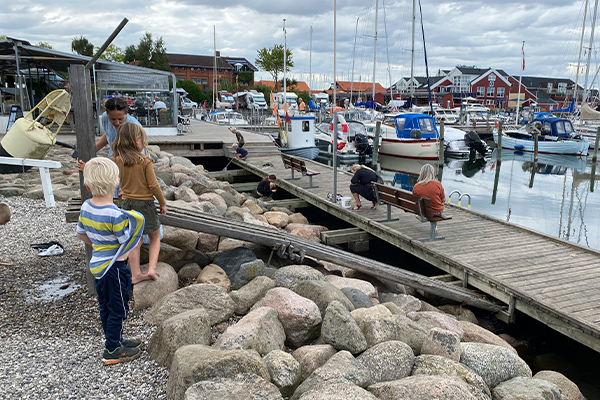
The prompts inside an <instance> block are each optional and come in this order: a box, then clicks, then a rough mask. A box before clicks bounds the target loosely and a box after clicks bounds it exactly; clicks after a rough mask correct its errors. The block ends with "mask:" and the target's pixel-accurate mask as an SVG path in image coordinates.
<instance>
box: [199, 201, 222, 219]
mask: <svg viewBox="0 0 600 400" xmlns="http://www.w3.org/2000/svg"><path fill="white" fill-rule="evenodd" d="M196 208H197V209H198V210H199V211H200V212H203V213H204V214H209V215H216V216H219V217H220V216H223V215H224V214H222V211H223V210H222V209H221V210H219V209H218V208H217V206H215V205H214V204H213V203H211V202H210V201H200V202H198V204H196Z"/></svg>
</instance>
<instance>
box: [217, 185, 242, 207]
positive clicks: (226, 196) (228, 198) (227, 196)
mask: <svg viewBox="0 0 600 400" xmlns="http://www.w3.org/2000/svg"><path fill="white" fill-rule="evenodd" d="M215 193H217V194H218V195H219V196H221V197H222V198H223V200H225V203H226V204H227V207H228V208H229V207H232V206H233V207H239V206H240V204H243V202H240V200H239V199H238V198H237V196H236V195H235V194H232V193H229V192H227V191H225V190H222V189H217V190H215ZM244 200H245V198H244Z"/></svg>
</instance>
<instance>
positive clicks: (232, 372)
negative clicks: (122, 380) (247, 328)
mask: <svg viewBox="0 0 600 400" xmlns="http://www.w3.org/2000/svg"><path fill="white" fill-rule="evenodd" d="M244 373H246V374H256V375H258V376H260V377H261V378H263V379H266V380H269V379H270V376H269V371H268V370H267V367H266V366H265V363H264V362H263V360H262V359H261V358H260V355H259V354H258V353H257V352H255V351H246V350H219V349H215V348H212V347H208V346H203V345H198V344H194V345H187V346H182V347H180V348H179V349H177V351H176V352H175V355H174V356H173V361H172V362H171V369H170V371H169V381H168V382H167V399H168V400H179V399H183V396H184V393H185V391H186V390H187V388H188V387H190V386H192V385H193V384H194V383H196V382H201V381H204V380H207V379H211V378H230V377H233V376H236V375H238V374H244Z"/></svg>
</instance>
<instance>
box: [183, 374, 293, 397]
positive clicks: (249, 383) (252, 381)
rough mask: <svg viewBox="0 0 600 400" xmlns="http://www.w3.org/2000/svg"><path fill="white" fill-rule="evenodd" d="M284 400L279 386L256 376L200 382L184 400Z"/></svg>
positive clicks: (238, 376) (187, 393)
mask: <svg viewBox="0 0 600 400" xmlns="http://www.w3.org/2000/svg"><path fill="white" fill-rule="evenodd" d="M240 399H249V400H283V397H281V393H280V392H279V389H278V388H277V386H275V385H274V384H272V383H271V382H269V381H268V380H267V379H264V378H261V377H260V376H258V375H255V374H248V373H246V374H239V375H235V376H232V377H230V378H212V379H207V380H204V381H200V382H198V383H195V384H194V385H192V386H190V387H189V388H188V389H187V390H186V391H185V397H184V400H240Z"/></svg>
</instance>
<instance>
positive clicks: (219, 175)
mask: <svg viewBox="0 0 600 400" xmlns="http://www.w3.org/2000/svg"><path fill="white" fill-rule="evenodd" d="M208 175H209V176H210V177H211V178H215V179H226V178H233V177H235V176H249V175H253V174H252V173H251V172H249V171H246V170H245V169H232V170H228V171H210V172H209V173H208Z"/></svg>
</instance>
